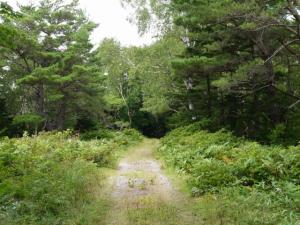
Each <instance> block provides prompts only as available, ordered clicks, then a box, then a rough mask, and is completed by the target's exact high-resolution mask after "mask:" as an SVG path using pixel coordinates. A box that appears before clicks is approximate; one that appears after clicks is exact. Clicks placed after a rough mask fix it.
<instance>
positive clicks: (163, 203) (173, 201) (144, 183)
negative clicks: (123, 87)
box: [106, 140, 200, 225]
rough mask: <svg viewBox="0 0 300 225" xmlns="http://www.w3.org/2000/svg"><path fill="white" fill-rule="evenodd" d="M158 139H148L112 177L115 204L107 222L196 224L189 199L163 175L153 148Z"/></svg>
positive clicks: (111, 224) (121, 224) (113, 224)
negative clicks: (190, 210) (189, 206)
mask: <svg viewBox="0 0 300 225" xmlns="http://www.w3.org/2000/svg"><path fill="white" fill-rule="evenodd" d="M157 145H158V141H156V140H145V141H144V142H143V143H142V144H141V145H139V146H137V147H136V148H135V149H133V150H132V151H130V152H129V153H128V154H127V156H126V157H125V158H124V159H122V160H121V161H120V163H119V168H118V171H117V172H116V174H115V175H113V176H112V177H111V178H110V185H111V198H112V201H113V207H112V209H111V211H110V213H109V215H108V217H107V222H106V224H107V225H175V224H176V225H196V224H200V223H198V222H197V218H196V216H195V215H193V214H192V213H191V212H189V210H187V208H188V207H187V205H188V199H186V198H185V197H183V196H182V194H181V193H180V192H179V191H178V190H176V189H175V188H174V187H173V185H172V183H171V181H170V179H169V178H168V177H167V176H166V175H164V173H163V171H162V170H161V165H160V163H159V162H158V161H157V160H155V158H154V156H153V151H154V150H155V148H156V147H157Z"/></svg>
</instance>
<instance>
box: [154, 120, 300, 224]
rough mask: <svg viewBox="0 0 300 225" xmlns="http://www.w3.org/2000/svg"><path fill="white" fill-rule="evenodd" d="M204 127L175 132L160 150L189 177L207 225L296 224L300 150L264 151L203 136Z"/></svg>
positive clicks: (224, 137)
mask: <svg viewBox="0 0 300 225" xmlns="http://www.w3.org/2000/svg"><path fill="white" fill-rule="evenodd" d="M207 125H208V123H207V121H203V122H200V123H196V124H193V125H190V126H187V127H182V128H178V129H176V130H174V131H172V132H171V133H169V134H168V135H167V136H166V137H164V138H163V139H162V143H161V147H160V149H159V153H160V154H161V155H162V156H163V157H164V159H165V161H166V163H167V164H168V165H170V166H172V167H173V168H175V169H176V170H177V171H178V172H180V173H183V174H185V175H186V176H187V182H188V183H189V187H190V191H191V194H192V195H194V196H201V201H200V202H199V206H198V207H199V211H200V212H201V213H202V214H203V216H204V218H205V219H207V224H219V223H220V224H237V225H243V224H270V225H271V224H282V225H283V224H299V221H300V208H299V206H300V174H299V172H300V164H299V161H300V149H299V146H298V147H290V148H283V147H280V146H262V145H260V144H258V143H256V142H251V141H246V140H245V139H241V138H236V137H234V136H233V135H232V134H231V133H229V132H227V131H224V130H221V131H218V132H216V133H209V132H208V131H205V130H201V128H202V129H205V126H207ZM220 221H223V222H220Z"/></svg>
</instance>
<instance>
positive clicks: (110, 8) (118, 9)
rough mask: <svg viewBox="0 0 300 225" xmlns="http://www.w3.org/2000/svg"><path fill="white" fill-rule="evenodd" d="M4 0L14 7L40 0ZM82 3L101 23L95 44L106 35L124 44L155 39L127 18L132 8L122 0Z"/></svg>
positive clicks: (134, 43)
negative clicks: (143, 33) (126, 5)
mask: <svg viewBox="0 0 300 225" xmlns="http://www.w3.org/2000/svg"><path fill="white" fill-rule="evenodd" d="M4 1H6V2H7V3H9V4H10V5H12V6H14V7H16V5H17V4H16V3H17V2H18V3H20V4H26V3H30V2H33V3H35V2H38V0H4ZM80 4H81V6H82V8H83V9H84V10H85V11H86V13H87V15H88V16H89V18H90V19H91V20H92V21H93V22H96V23H98V24H99V27H98V28H97V29H96V30H95V31H94V33H93V35H92V37H91V40H92V42H93V43H94V44H95V45H96V44H98V43H100V42H101V40H103V39H104V38H105V37H108V38H115V39H116V40H118V41H120V42H121V44H122V45H124V46H132V45H134V46H142V45H147V44H150V43H151V42H152V41H153V39H152V35H151V34H146V35H144V36H143V37H140V36H139V34H138V29H137V27H136V26H135V25H134V24H131V23H130V22H129V21H128V20H127V19H128V17H129V16H130V15H131V13H132V10H130V9H124V8H123V7H122V6H121V4H120V0H80Z"/></svg>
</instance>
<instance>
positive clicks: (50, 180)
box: [0, 130, 140, 225]
mask: <svg viewBox="0 0 300 225" xmlns="http://www.w3.org/2000/svg"><path fill="white" fill-rule="evenodd" d="M139 139H140V135H139V134H138V133H137V132H135V131H133V130H126V131H123V132H117V133H111V134H110V137H109V138H104V139H98V140H90V141H82V140H80V139H79V138H78V137H74V136H72V135H71V133H70V132H57V133H42V134H40V135H39V136H36V137H28V136H24V137H23V138H20V139H3V140H1V142H0V223H1V224H9V225H14V224H16V225H17V224H18V225H20V224H24V225H25V224H26V225H28V224H34V225H39V224H41V225H42V224H43V225H47V224H49V225H50V224H51V225H55V224H92V222H91V221H92V220H94V221H97V220H101V218H100V217H101V215H102V214H104V211H105V210H106V207H107V203H106V202H105V201H103V200H101V199H97V198H95V193H96V192H99V190H101V182H102V180H103V179H104V177H103V173H102V172H101V171H102V169H101V167H113V166H114V162H115V161H116V158H117V156H118V154H119V153H118V152H120V151H122V149H123V150H124V149H126V148H127V147H128V146H129V145H131V144H133V143H136V142H137V141H139ZM96 203H97V204H98V206H97V207H98V208H97V209H95V208H93V207H94V206H95V204H96ZM101 207H102V208H101ZM93 210H96V211H97V213H96V212H94V214H93V215H91V213H92V212H93ZM101 211H102V212H101ZM102 216H103V215H102ZM95 224H98V223H96V222H95Z"/></svg>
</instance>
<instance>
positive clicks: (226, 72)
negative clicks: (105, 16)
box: [0, 0, 300, 144]
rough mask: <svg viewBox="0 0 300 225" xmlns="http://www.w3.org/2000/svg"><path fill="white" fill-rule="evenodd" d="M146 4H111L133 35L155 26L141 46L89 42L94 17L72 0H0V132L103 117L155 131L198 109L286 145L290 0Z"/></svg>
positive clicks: (296, 125)
mask: <svg viewBox="0 0 300 225" xmlns="http://www.w3.org/2000/svg"><path fill="white" fill-rule="evenodd" d="M146 2H147V1H144V0H123V1H122V3H123V4H124V5H125V6H128V5H131V6H133V7H135V9H136V14H135V18H133V19H134V21H135V22H136V23H137V25H138V26H139V28H140V32H141V33H143V32H146V31H147V30H149V29H152V28H155V30H156V31H157V33H158V34H157V41H156V42H155V43H153V44H152V45H150V46H145V47H122V46H121V44H120V43H118V42H117V41H115V40H112V39H105V40H103V41H102V42H101V43H100V45H99V46H95V47H93V45H92V44H91V42H90V35H91V33H92V32H93V30H94V29H95V28H96V27H97V25H96V24H95V23H93V22H92V21H90V20H89V19H88V17H87V16H86V15H85V13H84V12H83V10H82V9H80V7H79V6H78V1H76V0H74V1H70V2H64V1H59V0H42V1H41V2H40V3H37V4H31V5H27V6H20V8H19V10H17V11H13V10H12V9H11V8H10V7H9V6H8V5H6V4H4V3H2V5H1V11H0V13H1V15H0V16H1V22H0V26H1V29H0V32H1V39H0V48H1V52H0V74H1V75H0V87H1V89H0V91H1V92H0V93H1V99H0V101H1V107H0V110H1V111H0V115H1V120H0V131H1V134H2V135H9V136H16V135H21V134H22V133H23V131H24V130H27V131H29V132H31V133H33V132H36V131H40V130H48V131H52V130H57V129H58V130H64V129H67V128H72V129H76V130H79V131H85V130H96V129H98V128H99V127H103V126H104V127H115V128H123V127H134V128H137V129H139V130H141V131H142V132H143V133H145V134H147V135H149V136H163V135H164V133H165V132H166V131H168V130H170V129H172V128H174V127H178V126H181V125H187V124H189V123H191V122H195V121H200V120H202V119H203V118H208V119H210V120H211V121H212V127H211V128H212V129H213V130H218V129H221V128H227V129H229V130H231V131H233V133H234V134H236V135H238V136H247V137H249V138H252V139H255V140H257V141H260V142H264V143H281V144H297V142H298V140H299V134H300V131H299V129H300V111H299V102H300V94H299V88H300V87H299V85H300V83H299V81H300V78H299V63H298V60H299V42H300V38H299V31H298V29H297V27H299V23H300V14H299V10H298V7H299V3H298V1H292V0H281V1H271V2H269V1H257V0H251V1H235V0H230V1H204V0H195V1H190V0H172V1H163V0H151V1H149V2H148V3H147V4H145V3H146ZM199 12H201V13H199ZM152 30H153V29H152Z"/></svg>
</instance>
